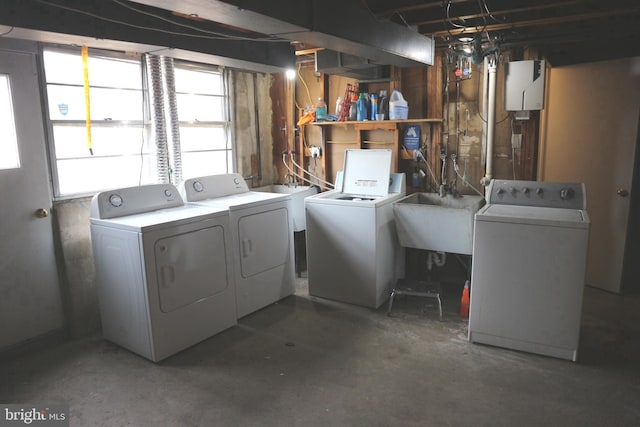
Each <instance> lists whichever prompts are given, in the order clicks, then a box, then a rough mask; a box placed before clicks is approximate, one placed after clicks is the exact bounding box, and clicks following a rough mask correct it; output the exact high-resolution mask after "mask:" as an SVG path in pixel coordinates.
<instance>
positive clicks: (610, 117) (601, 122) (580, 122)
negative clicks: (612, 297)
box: [539, 57, 640, 292]
mask: <svg viewBox="0 0 640 427" xmlns="http://www.w3.org/2000/svg"><path fill="white" fill-rule="evenodd" d="M547 80H548V85H547V90H548V93H547V101H546V102H547V106H546V111H545V114H544V116H543V121H542V132H541V150H540V173H539V175H540V179H541V180H544V181H565V182H566V181H568V182H584V183H585V186H586V188H587V211H588V212H589V216H590V219H591V231H590V236H589V260H588V267H587V283H589V284H591V285H593V286H598V287H602V288H605V289H608V290H611V291H614V292H619V291H620V284H621V274H622V264H623V259H624V255H625V239H626V233H627V224H628V221H629V207H630V199H631V198H630V197H620V196H618V195H617V191H618V189H626V190H627V191H631V192H632V194H631V197H633V196H634V194H633V189H632V188H630V185H631V179H632V178H631V177H632V172H633V168H634V160H635V156H634V152H635V150H636V144H637V137H638V115H639V112H640V57H636V58H628V59H622V60H616V61H605V62H597V63H588V64H582V65H575V66H568V67H558V68H553V69H551V70H550V72H549V75H548V79H547ZM636 191H637V189H636Z"/></svg>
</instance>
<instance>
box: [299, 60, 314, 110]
mask: <svg viewBox="0 0 640 427" xmlns="http://www.w3.org/2000/svg"><path fill="white" fill-rule="evenodd" d="M301 69H302V64H298V77H300V81H301V82H302V84H303V85H304V88H305V89H306V90H307V97H308V98H309V106H312V105H313V98H311V92H309V86H308V85H307V82H306V81H305V80H304V77H302V73H300V70H301Z"/></svg>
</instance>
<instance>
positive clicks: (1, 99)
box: [0, 74, 20, 169]
mask: <svg viewBox="0 0 640 427" xmlns="http://www.w3.org/2000/svg"><path fill="white" fill-rule="evenodd" d="M9 83H10V82H9V76H7V75H6V74H0V169H16V168H19V167H20V156H19V154H18V139H17V137H16V123H15V121H14V116H13V102H12V99H11V85H10V84H9Z"/></svg>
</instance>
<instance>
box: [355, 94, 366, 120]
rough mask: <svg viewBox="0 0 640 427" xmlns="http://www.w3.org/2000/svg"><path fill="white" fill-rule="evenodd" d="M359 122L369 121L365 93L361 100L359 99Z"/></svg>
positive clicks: (361, 95)
mask: <svg viewBox="0 0 640 427" xmlns="http://www.w3.org/2000/svg"><path fill="white" fill-rule="evenodd" d="M357 120H358V121H362V120H367V97H366V96H365V95H364V93H361V94H360V98H358V114H357Z"/></svg>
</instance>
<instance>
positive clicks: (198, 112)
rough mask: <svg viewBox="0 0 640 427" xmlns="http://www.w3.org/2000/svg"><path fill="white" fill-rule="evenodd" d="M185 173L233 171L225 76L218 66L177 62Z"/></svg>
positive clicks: (193, 174) (176, 75)
mask: <svg viewBox="0 0 640 427" xmlns="http://www.w3.org/2000/svg"><path fill="white" fill-rule="evenodd" d="M175 82H176V98H177V103H178V118H179V121H180V145H181V147H182V177H183V178H184V179H187V178H193V177H196V176H204V175H214V174H221V173H228V172H231V171H232V169H233V168H232V166H231V165H232V164H233V157H232V149H231V142H230V140H229V138H228V135H229V132H228V120H227V113H226V104H227V102H226V98H225V95H224V93H225V92H224V80H223V76H222V73H221V72H220V71H218V70H217V69H216V68H204V67H194V66H190V65H189V64H184V63H179V62H176V63H175Z"/></svg>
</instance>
